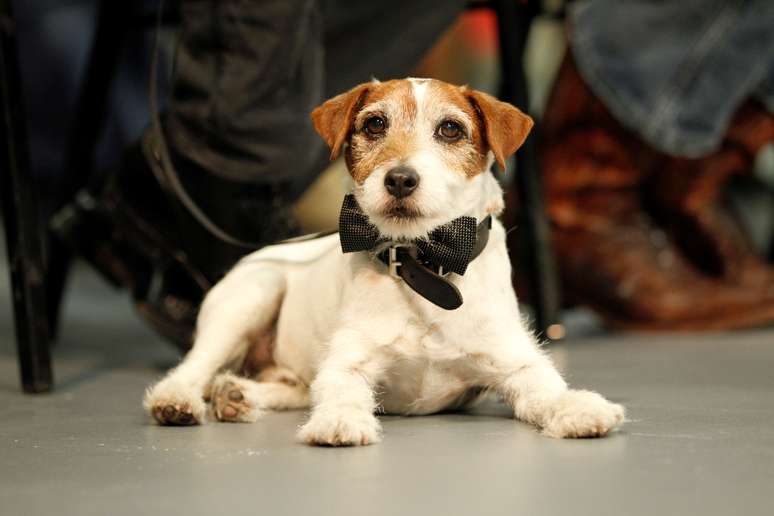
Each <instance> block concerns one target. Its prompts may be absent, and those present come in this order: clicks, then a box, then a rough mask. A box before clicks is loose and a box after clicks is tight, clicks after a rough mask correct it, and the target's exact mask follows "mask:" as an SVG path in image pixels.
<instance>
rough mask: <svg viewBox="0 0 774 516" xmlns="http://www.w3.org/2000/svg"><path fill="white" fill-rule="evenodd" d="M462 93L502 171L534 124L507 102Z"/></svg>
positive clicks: (481, 93) (488, 96)
mask: <svg viewBox="0 0 774 516" xmlns="http://www.w3.org/2000/svg"><path fill="white" fill-rule="evenodd" d="M463 91H465V96H466V97H467V98H468V101H469V102H470V103H471V104H472V105H473V107H474V108H475V109H476V111H477V112H478V114H479V119H480V120H481V121H482V123H483V126H484V131H483V132H484V135H485V136H486V143H487V144H488V145H489V149H490V150H491V151H492V153H493V154H494V155H495V159H496V160H497V163H498V164H499V165H500V168H502V169H503V170H505V160H506V159H508V157H509V156H510V155H511V154H513V153H514V152H516V150H517V149H518V148H519V147H521V145H522V143H524V140H526V139H527V135H528V134H529V131H530V129H532V126H533V124H534V122H533V121H532V118H530V117H529V116H528V115H525V114H524V113H522V112H521V111H519V110H518V109H517V108H515V107H514V106H512V105H510V104H508V103H507V102H501V101H499V100H497V99H496V98H494V97H493V96H491V95H487V94H486V93H483V92H481V91H476V90H463Z"/></svg>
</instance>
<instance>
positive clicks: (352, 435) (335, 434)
mask: <svg viewBox="0 0 774 516" xmlns="http://www.w3.org/2000/svg"><path fill="white" fill-rule="evenodd" d="M298 439H299V440H300V441H302V442H305V443H307V444H316V445H320V446H361V445H366V444H374V443H378V442H379V441H381V440H382V437H381V426H380V425H379V420H378V419H376V417H375V416H374V415H373V414H370V413H368V412H364V411H362V410H353V409H343V410H330V409H327V410H319V409H318V410H315V411H314V412H313V414H312V417H311V419H309V421H308V422H307V423H306V424H305V425H304V426H303V427H301V430H299V432H298Z"/></svg>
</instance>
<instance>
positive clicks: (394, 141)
mask: <svg viewBox="0 0 774 516" xmlns="http://www.w3.org/2000/svg"><path fill="white" fill-rule="evenodd" d="M312 120H313V122H314V126H315V128H316V129H317V131H318V132H319V133H320V135H321V136H322V137H323V138H324V139H325V141H326V142H327V143H328V145H329V146H330V147H331V158H336V157H337V156H338V155H339V154H340V153H341V152H342V151H344V153H345V158H346V163H347V167H348V169H349V172H350V174H351V175H352V178H353V179H354V189H353V193H354V199H355V200H356V202H357V204H358V205H359V207H360V208H361V209H362V212H363V213H364V214H365V216H367V218H368V220H369V221H370V223H371V224H373V226H375V228H376V229H377V230H378V232H379V234H380V242H382V244H381V247H380V248H379V249H376V250H374V251H371V252H368V251H363V252H356V253H350V254H344V253H343V252H342V248H341V247H340V243H339V237H338V236H336V235H331V236H328V237H323V238H319V239H314V240H309V241H304V242H297V243H288V244H282V245H275V246H270V247H266V248H264V249H261V250H259V251H257V252H255V253H253V254H251V255H249V256H247V257H246V258H244V259H243V260H242V261H240V262H239V263H238V264H237V265H236V266H235V267H234V269H233V270H232V271H231V272H229V273H228V275H226V277H225V278H223V280H222V281H221V282H220V283H218V284H217V285H216V286H215V287H214V288H213V289H212V290H211V291H210V292H209V293H208V295H207V297H206V299H205V301H204V303H203V305H202V308H201V312H200V315H199V319H198V327H197V334H196V341H195V344H194V346H193V349H192V350H191V351H190V352H189V353H188V355H187V356H186V357H185V359H184V360H183V362H182V363H181V364H180V365H178V366H177V367H175V368H174V369H172V370H171V371H170V372H169V374H168V375H167V376H166V377H165V378H164V379H162V380H161V381H160V382H159V383H157V384H156V385H154V386H153V387H151V388H150V389H149V390H148V391H147V393H146V396H145V408H146V409H147V410H148V412H149V413H150V414H151V415H152V416H153V417H154V418H155V419H156V420H157V421H158V422H159V423H161V424H196V423H202V422H204V421H205V419H206V417H207V412H208V411H207V406H206V404H205V400H206V399H209V400H210V401H211V405H212V415H214V417H215V418H217V419H218V420H221V421H248V422H252V421H255V420H256V419H257V418H258V417H259V416H260V415H261V414H262V412H263V411H264V410H285V409H302V408H307V407H310V406H311V407H312V412H311V416H310V418H309V420H308V421H307V422H306V424H305V425H304V426H303V427H302V428H301V429H300V431H299V433H298V438H299V439H300V440H301V441H303V442H306V443H310V444H322V445H361V444H371V443H375V442H378V441H379V440H380V439H381V427H380V424H379V420H378V419H377V418H376V416H375V413H376V412H378V411H384V412H387V413H393V414H430V413H433V412H438V411H442V410H445V409H450V408H459V407H460V406H464V405H465V404H467V403H469V402H470V401H471V400H472V399H474V398H476V395H477V394H478V393H481V392H496V393H498V394H499V395H500V396H501V397H502V398H503V399H504V400H505V402H506V403H507V404H508V405H509V406H510V407H511V408H512V409H513V412H514V415H515V417H516V418H518V419H520V420H522V421H526V422H528V423H531V424H533V425H535V426H537V427H539V428H540V429H541V430H542V432H543V433H544V434H545V435H548V436H551V437H592V436H603V435H605V434H607V433H608V432H609V431H610V430H611V429H613V428H614V427H616V426H617V425H618V424H620V423H621V422H622V420H623V418H624V409H623V407H621V406H620V405H617V404H614V403H611V402H609V401H607V400H605V399H604V398H603V397H602V396H600V395H599V394H596V393H594V392H590V391H579V390H570V389H568V387H567V384H566V383H565V381H564V380H563V379H562V377H561V376H560V374H559V373H558V372H557V371H556V369H555V368H554V366H553V364H552V363H551V361H550V359H549V358H548V357H547V356H546V355H545V354H544V353H542V352H541V351H540V349H539V345H538V343H537V342H536V339H535V338H534V336H533V335H531V334H530V332H529V331H528V330H527V329H525V327H524V324H523V322H522V319H521V316H520V315H519V307H518V304H517V301H516V296H515V295H514V292H513V290H512V288H511V266H510V262H509V259H508V253H507V251H506V246H505V230H504V229H503V226H502V225H501V224H500V223H499V222H498V221H496V220H495V221H494V222H493V225H492V228H491V231H490V232H489V239H488V243H487V245H486V247H485V248H484V249H483V251H481V253H480V254H479V255H478V256H477V257H476V258H475V260H473V261H471V262H470V264H469V266H468V267H467V270H466V271H464V275H459V274H454V273H452V274H448V275H446V276H445V281H446V282H447V283H450V284H452V285H454V286H455V287H456V288H457V289H458V290H459V292H460V293H461V295H462V297H463V298H464V304H462V306H460V307H459V308H457V309H456V310H444V309H443V308H440V307H438V306H436V304H434V303H432V302H431V301H429V300H428V299H426V298H425V297H423V296H421V295H418V294H417V293H416V292H414V290H412V289H411V288H409V286H408V285H407V284H406V282H405V281H403V280H402V279H401V278H399V277H396V275H395V274H392V275H391V274H389V268H388V266H387V265H385V264H384V263H383V262H382V261H381V260H379V259H378V256H377V255H378V252H379V251H380V250H381V249H383V248H384V246H385V245H386V246H390V244H391V243H394V242H403V243H406V242H413V241H417V239H420V240H421V239H423V238H427V236H428V234H429V233H430V232H431V231H433V230H434V229H435V228H437V227H439V226H442V225H444V224H446V223H449V222H450V221H452V220H455V219H458V218H459V217H473V218H475V219H476V220H477V221H479V222H480V221H482V220H484V219H485V218H486V217H487V216H488V215H498V214H499V213H500V212H501V210H502V209H503V200H502V191H501V189H500V187H499V185H498V183H497V181H496V180H495V178H494V177H493V175H492V173H491V172H490V167H491V165H492V163H493V162H494V160H497V162H498V163H499V164H500V166H501V167H502V166H504V162H505V160H506V158H507V157H508V156H509V155H511V154H512V153H513V152H515V151H516V149H517V148H518V147H519V146H520V145H521V144H522V142H523V141H524V139H525V138H526V136H527V133H528V132H529V130H530V128H531V126H532V120H531V119H530V118H529V117H528V116H526V115H524V114H523V113H521V112H520V111H519V110H518V109H516V108H514V107H513V106H511V105H509V104H506V103H503V102H500V101H498V100H497V99H495V98H493V97H491V96H489V95H486V94H484V93H481V92H478V91H474V90H470V89H468V88H466V87H457V86H452V85H450V84H446V83H443V82H440V81H436V80H427V79H406V80H395V81H388V82H377V81H374V82H371V83H367V84H362V85H360V86H357V87H355V88H354V89H352V90H350V91H348V92H346V93H344V94H342V95H339V96H337V97H335V98H333V99H331V100H329V101H327V102H325V103H324V104H323V105H322V106H320V107H318V108H317V109H315V110H314V112H313V113H312Z"/></svg>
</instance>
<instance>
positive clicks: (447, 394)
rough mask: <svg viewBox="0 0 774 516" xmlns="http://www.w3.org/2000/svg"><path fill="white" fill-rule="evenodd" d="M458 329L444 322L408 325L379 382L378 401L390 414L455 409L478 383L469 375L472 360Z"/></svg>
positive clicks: (392, 348)
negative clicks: (471, 379) (467, 371)
mask: <svg viewBox="0 0 774 516" xmlns="http://www.w3.org/2000/svg"><path fill="white" fill-rule="evenodd" d="M456 330H458V331H456V332H450V331H448V328H444V327H443V326H442V325H440V324H438V323H435V324H426V325H421V324H416V323H414V324H412V323H410V324H409V327H408V328H407V331H406V332H405V333H404V335H403V336H402V337H400V338H399V339H397V340H396V341H395V342H394V343H393V345H392V346H391V347H390V348H391V349H390V353H391V354H392V355H393V356H392V359H391V360H390V362H391V364H392V365H391V367H390V368H389V370H388V371H387V374H386V375H385V379H384V380H383V382H382V384H381V385H380V389H379V391H380V393H381V394H380V398H379V402H380V404H381V405H382V407H383V408H384V410H385V411H386V412H387V413H398V414H417V415H419V414H429V413H433V412H438V411H441V410H444V409H450V408H456V407H458V406H460V405H461V404H463V402H465V401H467V400H468V398H469V396H468V394H470V391H471V389H472V388H474V387H475V385H474V384H473V383H472V382H471V381H470V375H468V374H466V364H467V361H468V360H469V358H468V356H467V351H466V349H465V346H464V345H463V343H462V342H460V340H461V339H464V334H465V331H464V329H463V330H462V331H459V330H461V329H460V328H459V327H458V328H456Z"/></svg>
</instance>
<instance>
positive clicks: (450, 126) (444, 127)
mask: <svg viewBox="0 0 774 516" xmlns="http://www.w3.org/2000/svg"><path fill="white" fill-rule="evenodd" d="M436 132H437V134H438V135H439V136H440V137H441V138H443V139H444V140H446V141H447V142H456V141H457V140H459V139H460V138H462V136H463V135H464V134H465V133H464V132H463V130H462V127H461V126H460V124H458V123H457V122H455V121H453V120H444V121H443V122H441V125H439V126H438V129H436Z"/></svg>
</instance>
